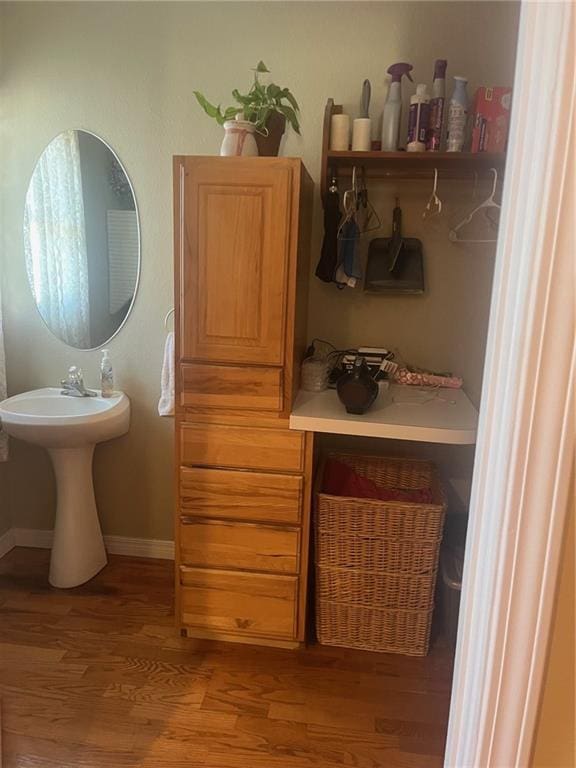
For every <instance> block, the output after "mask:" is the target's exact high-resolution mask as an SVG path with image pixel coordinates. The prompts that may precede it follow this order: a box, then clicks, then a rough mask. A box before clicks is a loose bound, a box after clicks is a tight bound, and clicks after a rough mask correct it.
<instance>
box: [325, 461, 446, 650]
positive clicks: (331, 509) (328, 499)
mask: <svg viewBox="0 0 576 768" xmlns="http://www.w3.org/2000/svg"><path fill="white" fill-rule="evenodd" d="M328 458H330V459H334V460H336V461H339V462H341V463H343V464H346V465H347V466H349V467H350V468H351V469H353V470H354V471H355V472H356V473H357V474H358V475H360V476H361V477H363V478H366V479H368V480H371V481H373V482H374V483H376V484H377V485H378V486H380V487H382V488H385V489H394V490H408V489H409V490H421V489H429V490H430V498H431V501H430V502H426V503H416V502H414V501H380V500H375V499H366V498H348V497H343V496H333V495H330V494H326V493H324V492H323V491H322V488H320V492H318V493H317V497H316V505H315V521H314V522H315V525H314V537H315V555H316V558H315V560H316V633H317V636H318V641H319V642H320V643H321V644H322V645H338V646H345V647H350V648H364V649H366V650H371V651H382V652H388V653H403V654H408V655H412V656H425V655H426V653H427V652H428V644H429V640H430V626H431V623H432V613H433V609H434V590H435V585H436V575H437V570H438V555H439V548H440V542H441V539H442V529H443V525H444V515H445V512H446V503H445V499H444V494H443V492H442V488H441V486H440V483H439V481H438V477H437V474H436V471H435V468H434V465H433V464H432V463H431V462H429V461H418V460H414V459H392V458H385V457H381V456H361V455H357V454H343V453H332V454H330V455H329V457H328ZM323 474H324V470H323V468H321V472H320V482H322V476H323Z"/></svg>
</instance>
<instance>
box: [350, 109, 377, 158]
mask: <svg viewBox="0 0 576 768" xmlns="http://www.w3.org/2000/svg"><path fill="white" fill-rule="evenodd" d="M371 124H372V121H371V120H370V118H369V117H358V118H356V120H354V123H353V126H352V151H353V152H369V151H370V150H371V148H372V125H371Z"/></svg>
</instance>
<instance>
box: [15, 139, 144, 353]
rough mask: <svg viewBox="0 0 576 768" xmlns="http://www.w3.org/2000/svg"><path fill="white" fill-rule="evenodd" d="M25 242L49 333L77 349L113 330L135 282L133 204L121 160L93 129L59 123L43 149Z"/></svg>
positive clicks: (36, 295)
mask: <svg viewBox="0 0 576 768" xmlns="http://www.w3.org/2000/svg"><path fill="white" fill-rule="evenodd" d="M24 248H25V256H26V270H27V272H28V280H29V282H30V287H31V289H32V293H33V295H34V299H35V300H36V305H37V307H38V311H39V312H40V314H41V316H42V318H43V320H44V322H45V323H46V325H47V326H48V328H49V329H50V330H51V331H52V333H54V334H55V335H56V336H58V338H60V339H61V340H62V341H64V342H66V343H67V344H70V345H71V346H73V347H78V348H80V349H91V348H94V347H99V346H101V345H102V344H105V343H106V342H107V341H108V340H109V339H110V338H111V337H112V336H114V334H115V333H117V331H118V330H119V329H120V327H121V325H122V324H123V322H124V321H125V319H126V317H127V316H128V313H129V311H130V308H131V306H132V303H133V301H134V295H135V293H136V287H137V283H138V273H139V268H140V231H139V224H138V212H137V210H136V200H135V198H134V193H133V190H132V186H131V184H130V181H129V179H128V176H127V175H126V172H125V171H124V168H123V167H122V165H121V163H120V161H119V160H118V158H117V157H116V155H115V154H114V152H113V151H112V150H111V149H110V147H108V145H107V144H105V143H104V142H103V141H102V140H101V139H99V138H98V137H97V136H95V135H94V134H92V133H87V132H86V131H65V132H64V133H61V134H60V135H59V136H57V137H56V138H55V139H54V140H53V141H51V142H50V144H49V145H48V146H47V147H46V149H45V150H44V152H43V154H42V156H41V157H40V160H39V161H38V163H37V165H36V167H35V169H34V173H33V174H32V179H31V180H30V185H29V187H28V192H27V195H26V208H25V212H24Z"/></svg>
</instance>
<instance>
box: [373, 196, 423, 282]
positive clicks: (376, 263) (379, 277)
mask: <svg viewBox="0 0 576 768" xmlns="http://www.w3.org/2000/svg"><path fill="white" fill-rule="evenodd" d="M364 290H365V291H367V292H368V293H387V294H393V293H424V256H423V252H422V242H421V240H418V239H417V238H415V237H402V211H401V210H400V208H399V206H398V201H396V207H395V208H394V212H393V216H392V237H376V238H374V239H373V240H371V241H370V245H369V247H368V261H367V263H366V278H365V281H364Z"/></svg>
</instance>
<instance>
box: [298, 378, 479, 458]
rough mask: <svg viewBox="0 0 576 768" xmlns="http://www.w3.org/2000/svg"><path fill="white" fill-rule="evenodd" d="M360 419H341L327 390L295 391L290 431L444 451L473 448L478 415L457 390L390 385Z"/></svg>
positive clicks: (331, 392)
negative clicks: (405, 442)
mask: <svg viewBox="0 0 576 768" xmlns="http://www.w3.org/2000/svg"><path fill="white" fill-rule="evenodd" d="M390 395H391V397H390V398H387V397H383V396H382V395H380V396H379V397H378V399H377V400H376V402H375V403H374V405H373V406H372V407H371V408H370V410H369V411H368V412H367V413H365V414H363V415H361V416H358V415H354V414H350V413H346V411H345V409H344V406H343V405H342V403H341V402H340V401H339V399H338V395H337V394H336V391H335V390H333V389H327V390H324V392H304V391H303V390H300V392H299V393H298V397H297V398H296V402H295V404H294V408H293V410H292V414H291V415H290V428H291V429H301V430H305V431H310V432H329V433H332V434H340V435H363V436H365V437H384V438H388V439H394V440H414V441H418V442H428V443H444V444H450V445H473V444H474V443H475V442H476V429H477V424H478V411H477V410H476V408H474V406H473V405H472V403H471V402H470V400H469V399H468V398H467V396H466V394H465V393H464V392H463V391H462V390H461V389H421V388H420V387H409V386H403V385H400V384H392V385H391V387H390Z"/></svg>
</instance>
